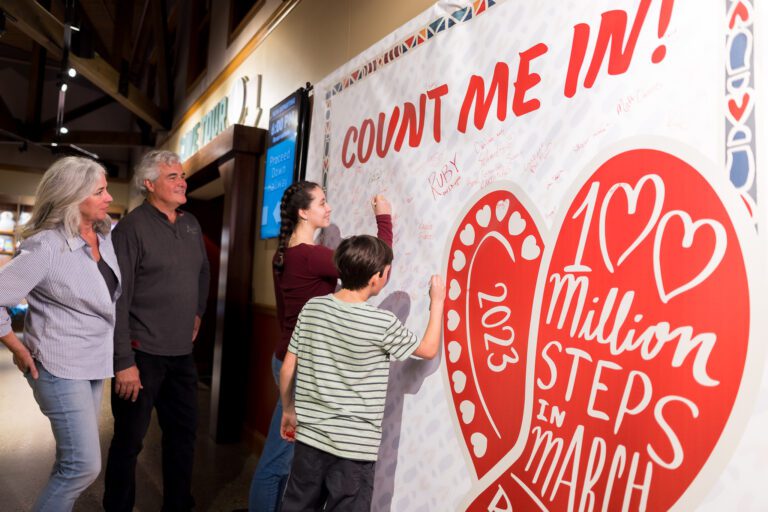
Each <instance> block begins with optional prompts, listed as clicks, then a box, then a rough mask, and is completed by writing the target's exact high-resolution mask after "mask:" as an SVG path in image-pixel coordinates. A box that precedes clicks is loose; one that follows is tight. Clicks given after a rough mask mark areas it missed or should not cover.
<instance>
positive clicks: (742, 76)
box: [725, 0, 757, 223]
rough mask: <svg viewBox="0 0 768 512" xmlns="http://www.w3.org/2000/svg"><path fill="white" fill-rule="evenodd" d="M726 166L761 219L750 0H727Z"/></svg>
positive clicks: (754, 217)
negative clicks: (757, 173)
mask: <svg viewBox="0 0 768 512" xmlns="http://www.w3.org/2000/svg"><path fill="white" fill-rule="evenodd" d="M726 8H727V13H728V14H727V17H726V22H727V26H728V30H727V37H726V48H725V50H726V60H725V67H726V75H725V86H726V87H725V89H726V90H725V103H726V105H725V107H726V108H725V126H726V134H727V135H726V143H725V154H726V163H725V170H726V172H727V173H728V177H729V179H730V180H731V183H732V184H733V186H734V187H736V190H737V191H738V192H739V195H740V196H741V199H742V201H743V202H744V204H745V205H746V207H747V210H748V211H749V214H750V216H751V217H752V219H753V221H754V222H755V223H757V214H756V213H757V212H756V205H757V189H756V186H755V171H756V170H757V158H756V157H757V147H756V144H755V140H756V138H755V116H754V110H755V101H756V100H755V90H754V86H753V84H754V74H753V73H754V55H753V50H754V33H753V29H754V24H753V19H754V14H753V13H754V10H753V8H752V3H751V1H750V0H726Z"/></svg>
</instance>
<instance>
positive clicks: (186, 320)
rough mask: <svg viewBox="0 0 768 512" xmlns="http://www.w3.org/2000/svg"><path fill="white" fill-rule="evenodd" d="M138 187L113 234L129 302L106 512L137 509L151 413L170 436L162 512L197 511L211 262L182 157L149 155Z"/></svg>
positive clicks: (120, 313) (118, 336) (120, 327)
mask: <svg viewBox="0 0 768 512" xmlns="http://www.w3.org/2000/svg"><path fill="white" fill-rule="evenodd" d="M134 180H135V184H136V185H137V186H138V188H139V189H140V190H141V191H142V193H144V195H145V196H146V201H144V203H143V204H142V205H141V206H139V207H138V208H136V209H134V210H133V211H131V212H130V213H129V214H128V215H126V216H125V218H124V219H122V220H121V221H120V222H119V223H118V225H117V227H116V228H115V230H114V231H113V234H112V239H113V241H114V245H115V251H116V253H117V259H118V263H119V265H120V271H121V273H122V276H123V295H122V296H121V297H120V300H119V301H118V303H117V320H116V326H115V355H114V365H115V366H114V370H115V377H114V379H113V381H112V415H113V416H114V418H115V432H114V436H113V438H112V444H111V445H110V447H109V456H108V458H107V469H106V475H105V492H104V508H105V509H106V510H107V511H131V510H133V505H134V501H135V494H136V458H137V457H138V455H139V452H140V451H141V448H142V442H143V440H144V435H145V434H146V432H147V428H148V427H149V422H150V420H151V418H152V409H153V408H154V409H156V410H157V418H158V421H159V423H160V428H161V429H162V435H163V440H162V447H163V448H162V452H163V453H162V457H163V459H162V461H163V462H162V464H163V510H174V511H180V510H191V509H192V508H193V507H194V500H193V498H192V492H191V481H192V462H193V459H194V445H195V430H196V423H197V371H196V369H195V362H194V358H193V356H192V349H193V342H194V339H195V337H196V336H197V332H198V329H199V327H200V318H201V317H202V315H203V312H204V310H205V304H206V300H207V296H208V282H209V277H210V276H209V268H208V258H207V257H206V254H205V247H204V244H203V238H202V233H201V229H200V225H199V224H198V222H197V220H196V219H195V218H194V217H193V216H192V215H191V214H189V213H186V212H182V211H181V210H179V209H178V208H179V206H181V205H182V204H184V203H186V202H187V198H186V190H187V183H186V176H185V174H184V171H183V170H182V167H181V162H180V161H179V157H178V155H176V154H175V153H172V152H170V151H151V152H150V153H148V154H147V155H146V156H145V157H144V158H143V159H142V161H141V163H140V164H139V166H138V167H137V169H136V171H135V173H134Z"/></svg>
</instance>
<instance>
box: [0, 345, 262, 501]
mask: <svg viewBox="0 0 768 512" xmlns="http://www.w3.org/2000/svg"><path fill="white" fill-rule="evenodd" d="M198 397H199V407H200V413H201V418H200V423H199V425H198V437H197V438H198V441H197V448H196V452H195V467H194V481H193V482H194V484H193V487H194V488H193V494H194V496H195V501H196V503H197V507H196V510H199V511H227V512H230V511H233V510H238V509H245V508H247V501H248V487H249V485H250V479H251V475H252V474H253V470H254V468H255V466H256V461H257V457H256V456H255V455H253V454H252V453H250V452H249V451H248V449H247V448H246V447H245V446H244V445H240V444H230V445H220V444H216V443H214V442H213V440H212V439H211V438H210V437H209V435H208V404H209V397H210V393H209V391H208V390H207V388H205V387H203V386H201V387H200V389H199V394H198ZM0 418H2V421H0V504H1V505H0V508H2V510H3V511H8V512H11V511H26V510H29V509H30V508H31V507H32V504H33V502H34V499H35V496H36V495H37V493H38V491H39V490H40V489H41V488H42V487H43V485H44V484H45V482H46V480H47V475H48V473H49V471H50V468H51V465H52V464H53V458H54V450H55V445H54V440H53V434H52V433H51V428H50V424H49V423H48V420H47V419H46V417H45V416H43V415H42V413H41V412H40V409H38V407H37V403H36V402H35V400H34V398H33V397H32V391H31V389H30V388H29V385H28V384H27V382H26V380H25V379H24V378H23V377H22V375H21V373H20V372H19V371H18V369H17V368H16V367H15V366H14V365H13V362H12V360H11V353H10V352H9V351H8V350H7V349H5V347H4V346H3V345H2V344H0ZM99 427H100V428H99V430H100V432H101V449H102V457H103V458H106V453H107V448H108V445H109V441H110V439H111V435H112V415H111V413H110V409H109V394H108V391H107V389H106V386H105V395H104V400H103V403H102V410H101V419H100V422H99ZM136 478H137V488H138V491H137V496H136V506H135V508H134V511H139V512H145V511H146V512H149V511H152V512H155V511H158V510H160V506H161V502H162V481H161V473H160V429H159V427H158V426H157V422H156V420H155V421H153V422H152V426H151V427H150V430H149V433H148V434H147V437H146V439H145V444H144V450H143V451H142V453H141V455H140V457H139V466H138V469H137V475H136ZM103 489H104V479H103V472H102V475H101V476H100V477H99V479H98V480H96V482H95V483H94V484H93V485H92V486H91V487H90V488H88V490H86V492H85V493H83V495H81V497H80V499H79V500H78V502H77V504H76V505H75V511H81V512H90V511H96V510H101V495H102V493H103Z"/></svg>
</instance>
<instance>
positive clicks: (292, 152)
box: [261, 92, 301, 239]
mask: <svg viewBox="0 0 768 512" xmlns="http://www.w3.org/2000/svg"><path fill="white" fill-rule="evenodd" d="M300 99H301V96H300V93H299V92H296V93H294V94H292V95H291V96H289V97H288V98H286V99H284V100H283V101H281V102H280V103H278V104H277V105H275V106H274V107H273V108H272V109H270V111H269V137H268V140H267V163H266V168H265V170H264V194H263V201H262V204H261V238H262V239H264V238H274V237H276V236H278V235H279V234H280V201H281V199H282V197H283V192H285V189H286V188H288V187H289V186H290V184H291V183H293V180H294V179H295V177H296V158H297V154H296V146H297V144H298V142H299V136H298V132H299V110H300V103H301V102H300Z"/></svg>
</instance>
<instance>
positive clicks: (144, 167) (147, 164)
mask: <svg viewBox="0 0 768 512" xmlns="http://www.w3.org/2000/svg"><path fill="white" fill-rule="evenodd" d="M179 162H181V159H180V158H179V155H177V154H176V153H174V152H173V151H165V150H162V149H158V150H154V151H150V152H149V153H147V154H146V155H144V157H143V158H142V159H141V162H139V165H137V166H136V170H135V171H134V172H133V184H134V185H135V186H136V188H138V189H139V191H140V192H141V193H142V194H144V195H145V196H146V195H147V192H148V191H147V186H146V185H145V184H144V180H149V181H152V182H154V181H155V180H156V179H157V178H158V177H159V176H160V166H161V165H164V166H171V165H176V164H178V163H179Z"/></svg>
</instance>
